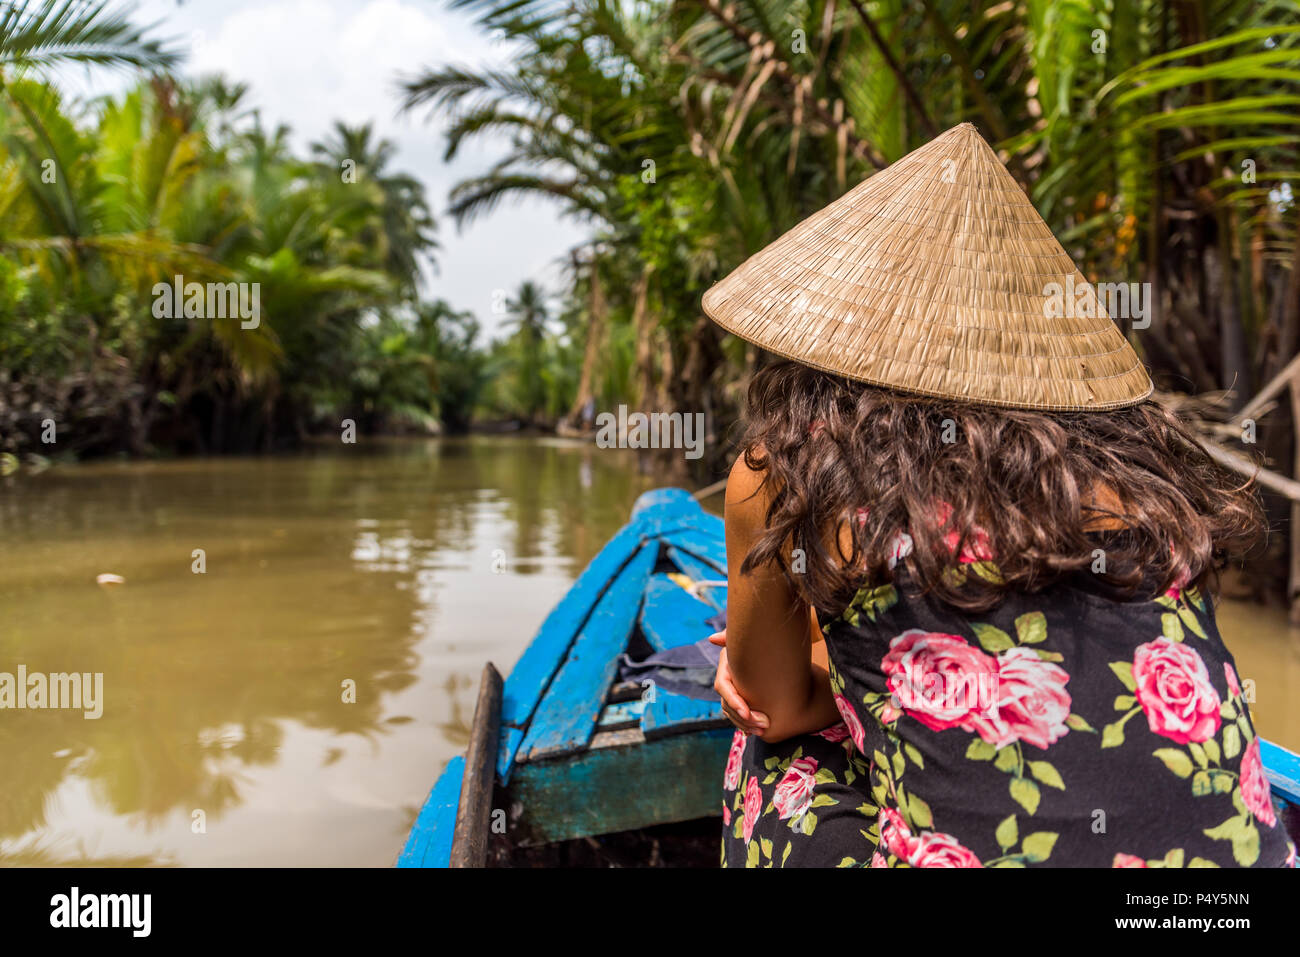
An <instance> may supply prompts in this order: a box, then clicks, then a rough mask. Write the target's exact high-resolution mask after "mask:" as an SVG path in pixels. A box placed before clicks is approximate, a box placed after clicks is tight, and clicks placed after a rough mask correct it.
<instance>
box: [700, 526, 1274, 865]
mask: <svg viewBox="0 0 1300 957" xmlns="http://www.w3.org/2000/svg"><path fill="white" fill-rule="evenodd" d="M902 554H905V549H904V550H903V551H902ZM953 573H954V574H957V575H961V576H964V575H976V574H978V575H996V574H997V570H996V566H995V565H994V564H993V563H992V562H991V561H989V560H987V557H986V556H978V555H975V556H971V555H968V556H964V560H963V563H962V564H961V565H960V566H958V567H957V568H955V569H954V572H953ZM909 585H910V579H909V577H908V574H907V572H906V569H905V568H904V567H903V566H902V565H899V567H898V568H897V569H896V578H895V581H894V582H893V583H891V584H887V585H883V586H880V587H865V588H863V589H862V590H861V591H859V592H858V594H857V596H856V597H855V598H854V599H853V601H852V603H851V604H850V605H849V607H848V608H847V609H845V610H844V611H843V612H842V613H841V614H839V615H836V616H834V617H833V618H832V617H831V616H830V615H829V614H828V615H826V616H823V617H822V618H821V620H822V621H823V622H824V623H825V624H824V627H823V632H824V635H825V640H826V643H827V650H828V652H829V658H830V661H831V666H832V667H831V681H832V688H833V690H834V692H835V695H836V703H837V705H838V706H839V710H840V713H841V715H842V717H843V719H844V720H843V722H842V723H841V724H838V725H835V726H834V727H832V728H828V729H826V730H825V731H822V732H820V733H819V734H815V735H802V736H799V737H797V738H794V739H791V740H789V741H784V742H781V743H779V744H773V745H768V744H765V743H764V742H762V741H761V740H759V739H758V738H755V737H747V736H745V735H743V734H741V733H740V732H737V733H736V737H735V740H734V742H733V747H732V752H731V755H730V758H729V760H728V764H727V771H726V778H725V780H724V782H723V783H724V791H723V841H722V863H723V865H724V866H733V867H740V866H760V867H765V866H776V867H781V866H786V867H794V866H802V867H841V866H843V867H851V866H870V867H1060V866H1066V867H1279V866H1294V863H1295V848H1294V846H1293V845H1292V844H1291V843H1290V841H1289V840H1288V839H1287V836H1286V834H1285V831H1284V829H1283V827H1282V825H1281V823H1280V822H1279V819H1278V814H1277V808H1276V807H1275V805H1274V804H1273V802H1272V801H1271V797H1270V792H1269V785H1268V781H1267V779H1266V778H1265V776H1264V771H1263V766H1262V764H1261V761H1260V752H1259V740H1258V738H1257V737H1256V735H1255V729H1254V726H1253V725H1252V723H1251V719H1250V714H1249V711H1248V708H1247V704H1246V700H1245V696H1244V695H1243V691H1242V686H1241V682H1240V680H1239V678H1238V676H1237V672H1236V666H1235V664H1234V662H1233V659H1232V656H1231V655H1230V654H1229V653H1228V650H1227V649H1226V648H1225V647H1224V645H1223V641H1222V639H1221V638H1220V636H1219V632H1218V629H1217V627H1216V626H1215V620H1214V612H1213V608H1212V606H1211V605H1209V604H1208V603H1207V602H1206V600H1205V599H1204V597H1203V596H1202V595H1200V594H1199V593H1197V592H1196V591H1195V590H1194V589H1179V588H1171V589H1168V590H1167V591H1166V592H1164V593H1161V594H1158V595H1156V596H1155V597H1153V598H1152V599H1151V600H1147V601H1120V600H1115V599H1114V598H1112V597H1107V596H1106V595H1104V594H1102V593H1100V592H1098V591H1096V590H1095V589H1091V588H1088V587H1085V586H1084V585H1083V584H1082V583H1081V584H1079V585H1075V584H1072V583H1071V584H1059V585H1056V586H1053V587H1052V588H1050V589H1048V590H1045V591H1043V592H1039V593H1037V594H1026V595H1019V596H1014V597H1012V598H1009V599H1008V600H1006V601H1004V602H1003V603H1002V604H1001V605H999V606H998V607H997V608H995V609H993V610H991V611H989V612H987V613H983V614H981V615H977V616H973V617H967V616H961V615H958V614H956V613H954V611H953V610H952V609H951V608H948V607H946V606H941V605H939V604H937V603H934V602H932V601H930V600H928V599H927V598H925V597H924V596H921V595H919V594H917V593H916V589H915V588H914V587H909Z"/></svg>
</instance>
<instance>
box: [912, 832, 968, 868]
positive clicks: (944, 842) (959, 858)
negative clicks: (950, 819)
mask: <svg viewBox="0 0 1300 957" xmlns="http://www.w3.org/2000/svg"><path fill="white" fill-rule="evenodd" d="M908 863H909V864H911V865H912V866H913V867H983V866H984V865H983V864H981V863H980V859H979V858H978V857H976V856H975V852H974V851H972V850H971V849H970V848H968V847H963V846H962V844H961V842H960V841H958V840H957V838H955V837H953V836H952V835H951V834H939V833H933V834H922V835H921V837H920V839H919V840H918V841H917V843H916V847H914V848H913V849H912V856H911V857H910V858H908Z"/></svg>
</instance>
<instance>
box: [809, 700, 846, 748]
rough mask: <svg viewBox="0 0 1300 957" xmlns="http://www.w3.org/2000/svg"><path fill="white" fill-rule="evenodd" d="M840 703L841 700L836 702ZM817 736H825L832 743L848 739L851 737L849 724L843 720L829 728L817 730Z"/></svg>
mask: <svg viewBox="0 0 1300 957" xmlns="http://www.w3.org/2000/svg"><path fill="white" fill-rule="evenodd" d="M836 705H837V706H838V705H839V702H838V701H837V702H836ZM817 737H819V738H825V739H826V740H827V741H829V742H830V743H831V744H839V743H840V742H841V741H847V740H848V738H849V729H848V726H847V725H846V724H845V723H844V722H843V721H841V722H840V723H839V724H833V725H831V726H830V727H829V728H822V729H821V730H820V731H818V732H817Z"/></svg>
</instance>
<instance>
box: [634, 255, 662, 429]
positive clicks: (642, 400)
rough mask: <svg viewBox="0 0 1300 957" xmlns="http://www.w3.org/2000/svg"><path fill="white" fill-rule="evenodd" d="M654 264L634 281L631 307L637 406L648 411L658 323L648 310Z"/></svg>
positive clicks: (652, 382) (652, 396) (652, 395)
mask: <svg viewBox="0 0 1300 957" xmlns="http://www.w3.org/2000/svg"><path fill="white" fill-rule="evenodd" d="M654 268H655V267H654V266H652V265H647V266H646V267H645V268H644V269H643V270H642V271H641V277H640V278H639V279H638V280H637V283H636V303H635V305H634V306H633V307H632V326H633V328H634V329H635V330H636V372H637V406H638V408H640V409H641V411H642V412H650V411H651V406H652V404H653V402H654V400H655V366H654V336H655V330H656V329H657V328H658V324H657V323H656V322H655V320H654V316H653V315H652V314H651V312H650V303H649V300H650V275H651V273H653V272H654Z"/></svg>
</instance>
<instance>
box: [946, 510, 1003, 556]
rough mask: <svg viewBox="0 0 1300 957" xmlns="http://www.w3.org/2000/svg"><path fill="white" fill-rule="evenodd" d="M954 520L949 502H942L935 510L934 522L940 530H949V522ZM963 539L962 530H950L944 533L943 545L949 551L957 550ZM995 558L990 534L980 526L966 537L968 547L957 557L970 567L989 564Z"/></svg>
mask: <svg viewBox="0 0 1300 957" xmlns="http://www.w3.org/2000/svg"><path fill="white" fill-rule="evenodd" d="M951 518H952V506H951V505H949V504H948V503H947V502H940V503H939V505H938V507H937V508H936V509H935V515H934V521H935V524H936V525H938V526H939V527H940V528H947V526H948V521H949V520H950V519H951ZM960 539H961V530H960V529H956V528H953V529H949V530H948V531H947V532H944V535H943V543H944V544H945V545H947V546H948V550H949V551H956V550H957V542H958V541H960ZM992 558H993V550H992V549H991V548H990V547H989V535H988V532H986V531H984V529H982V528H980V527H979V526H978V525H973V526H971V529H970V534H969V535H967V536H966V545H965V547H963V548H962V550H961V554H960V555H958V556H957V561H959V562H961V563H962V564H963V565H969V564H971V563H972V562H987V561H990V560H991V559H992Z"/></svg>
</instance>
